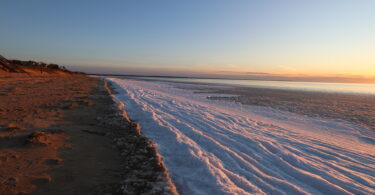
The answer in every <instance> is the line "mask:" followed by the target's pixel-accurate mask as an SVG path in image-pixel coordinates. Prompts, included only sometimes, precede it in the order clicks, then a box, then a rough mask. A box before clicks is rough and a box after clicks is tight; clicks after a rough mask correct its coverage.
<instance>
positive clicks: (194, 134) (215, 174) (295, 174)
mask: <svg viewBox="0 0 375 195" xmlns="http://www.w3.org/2000/svg"><path fill="white" fill-rule="evenodd" d="M109 80H110V81H111V82H112V83H113V84H114V86H115V87H116V90H117V92H119V93H118V94H117V95H116V98H117V99H118V100H119V101H121V102H123V103H124V105H125V109H126V110H127V111H128V113H129V115H130V117H131V118H132V119H133V120H135V121H137V122H138V123H140V124H141V126H142V131H143V133H144V134H145V135H146V136H147V137H149V138H150V139H152V140H153V141H155V142H156V143H157V145H158V148H159V151H160V153H161V155H162V156H163V158H164V162H165V164H166V166H167V168H168V170H169V172H170V175H171V177H172V180H173V181H174V183H175V184H176V186H177V188H178V190H179V192H180V193H181V194H375V145H374V144H375V143H374V132H371V131H369V130H367V129H363V128H361V127H359V126H357V125H354V124H351V123H348V122H345V121H338V120H328V119H321V118H312V117H307V116H302V115H298V114H293V113H288V112H282V111H278V110H275V109H272V108H265V107H256V106H243V105H240V104H236V103H230V102H223V101H211V100H207V99H206V98H205V97H206V96H205V95H204V94H195V93H193V92H192V91H190V90H186V89H185V90H184V89H178V88H174V87H173V86H172V85H173V84H165V83H157V82H147V81H134V80H123V79H115V78H109Z"/></svg>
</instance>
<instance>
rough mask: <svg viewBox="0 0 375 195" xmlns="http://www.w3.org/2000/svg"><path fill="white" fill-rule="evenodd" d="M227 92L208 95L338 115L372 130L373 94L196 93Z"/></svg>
mask: <svg viewBox="0 0 375 195" xmlns="http://www.w3.org/2000/svg"><path fill="white" fill-rule="evenodd" d="M202 92H203V93H206V92H209V93H218V94H227V95H228V97H220V95H218V96H215V95H213V96H210V97H208V99H212V100H225V101H234V102H239V103H241V104H246V105H256V106H266V107H272V108H276V109H279V110H283V111H288V112H294V113H298V114H303V115H307V116H313V117H322V118H330V119H340V120H345V121H349V122H353V123H356V124H358V125H361V126H363V127H365V128H369V129H372V130H375V96H374V95H363V94H346V93H324V92H304V91H289V90H277V89H258V88H225V89H218V88H201V89H198V93H202Z"/></svg>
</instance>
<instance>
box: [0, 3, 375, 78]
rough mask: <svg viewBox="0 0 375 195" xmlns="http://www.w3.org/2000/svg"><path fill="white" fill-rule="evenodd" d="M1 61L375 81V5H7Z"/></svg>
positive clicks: (1, 15)
mask: <svg viewBox="0 0 375 195" xmlns="http://www.w3.org/2000/svg"><path fill="white" fill-rule="evenodd" d="M0 2H1V6H0V26H1V31H0V45H1V47H0V54H2V55H4V56H5V57H8V58H20V59H34V60H37V61H46V62H55V63H59V64H62V65H68V66H69V67H72V68H73V69H81V70H85V71H87V70H89V71H92V72H95V71H102V72H103V71H104V72H116V73H119V72H121V73H139V72H146V73H153V72H157V73H160V74H162V73H163V72H164V73H166V72H168V73H169V74H179V73H181V72H185V73H186V72H189V73H190V72H192V73H205V74H206V73H207V74H220V73H224V72H225V73H228V72H231V73H233V74H237V73H238V74H244V73H247V72H265V73H272V74H304V75H306V74H314V75H333V74H344V75H346V74H347V75H365V76H375V57H374V56H375V55H373V54H374V53H375V12H374V10H375V1H371V0H367V1H365V0H357V1H354V0H352V1H348V0H332V1H329V0H324V1H323V0H315V1H313V0H311V1H309V0H306V1H301V0H286V1H280V0H274V1H271V0H269V1H268V0H263V1H261V0H259V1H250V0H247V1H239V0H238V1H237V0H236V1H229V0H227V1H222V0H215V1H213V0H212V1H208V0H207V1H206V0H197V1H177V0H174V1H172V0H161V1H156V0H148V1H146V0H137V1H38V0H33V1H26V0H24V1H11V0H1V1H0Z"/></svg>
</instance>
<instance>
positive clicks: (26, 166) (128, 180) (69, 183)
mask: <svg viewBox="0 0 375 195" xmlns="http://www.w3.org/2000/svg"><path fill="white" fill-rule="evenodd" d="M0 86H1V88H0V119H1V120H0V194H29V193H32V194H105V193H110V194H124V193H125V194H126V193H146V192H154V193H166V194H169V193H171V194H173V193H174V186H173V184H172V183H171V181H170V180H169V178H168V175H167V174H168V173H167V171H166V169H165V168H164V165H163V163H162V160H161V157H160V156H158V153H157V150H156V148H155V147H154V145H153V144H152V143H151V142H150V141H149V140H148V139H147V138H145V137H144V136H143V135H141V133H140V129H139V127H138V126H137V124H135V123H133V122H131V121H129V120H126V117H124V116H125V115H126V113H124V112H119V110H118V107H117V106H116V104H115V102H114V101H113V100H112V97H111V95H110V94H109V88H108V87H106V84H105V83H104V82H103V81H102V80H100V79H97V78H92V77H87V76H82V75H80V76H30V75H25V74H7V75H2V76H1V77H0ZM124 114H125V115H124ZM121 137H122V138H121ZM119 138H121V139H119ZM140 162H143V163H140ZM140 170H142V174H141V173H140Z"/></svg>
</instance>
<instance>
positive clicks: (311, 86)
mask: <svg viewBox="0 0 375 195" xmlns="http://www.w3.org/2000/svg"><path fill="white" fill-rule="evenodd" d="M126 78H132V79H141V80H154V81H164V82H180V83H196V84H211V85H225V86H233V87H250V88H269V89H284V90H294V91H320V92H334V93H360V94H371V95H375V84H357V83H322V82H294V81H260V80H232V79H201V78H200V79H196V78H170V77H138V76H137V77H133V76H132V77H126Z"/></svg>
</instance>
